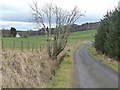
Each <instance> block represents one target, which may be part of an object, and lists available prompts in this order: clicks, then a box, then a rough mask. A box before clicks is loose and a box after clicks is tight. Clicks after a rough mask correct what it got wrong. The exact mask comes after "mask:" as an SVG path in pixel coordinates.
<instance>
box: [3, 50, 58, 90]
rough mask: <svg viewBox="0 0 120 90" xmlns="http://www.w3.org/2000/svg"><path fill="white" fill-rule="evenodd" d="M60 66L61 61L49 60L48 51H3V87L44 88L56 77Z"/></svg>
mask: <svg viewBox="0 0 120 90" xmlns="http://www.w3.org/2000/svg"><path fill="white" fill-rule="evenodd" d="M58 64H59V60H49V58H48V55H47V53H46V50H42V51H30V52H27V51H26V52H19V51H11V50H3V62H2V76H3V78H2V83H3V87H4V88H42V87H44V85H45V83H46V82H47V81H48V80H50V79H51V77H52V76H53V75H54V73H55V70H56V69H57V65H58Z"/></svg>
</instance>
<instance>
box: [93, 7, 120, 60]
mask: <svg viewBox="0 0 120 90" xmlns="http://www.w3.org/2000/svg"><path fill="white" fill-rule="evenodd" d="M94 46H95V49H96V51H97V52H98V53H101V54H105V55H108V56H110V57H113V58H117V59H119V60H120V10H119V9H117V8H116V9H115V10H114V11H111V12H107V14H106V15H105V16H104V17H103V19H101V23H100V26H99V28H98V30H97V34H96V35H95V42H94Z"/></svg>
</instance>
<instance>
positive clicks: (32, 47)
mask: <svg viewBox="0 0 120 90" xmlns="http://www.w3.org/2000/svg"><path fill="white" fill-rule="evenodd" d="M33 49H34V43H33V44H32V51H33Z"/></svg>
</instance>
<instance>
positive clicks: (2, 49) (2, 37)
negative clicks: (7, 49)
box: [2, 37, 4, 50]
mask: <svg viewBox="0 0 120 90" xmlns="http://www.w3.org/2000/svg"><path fill="white" fill-rule="evenodd" d="M3 48H4V47H3V37H2V50H3Z"/></svg>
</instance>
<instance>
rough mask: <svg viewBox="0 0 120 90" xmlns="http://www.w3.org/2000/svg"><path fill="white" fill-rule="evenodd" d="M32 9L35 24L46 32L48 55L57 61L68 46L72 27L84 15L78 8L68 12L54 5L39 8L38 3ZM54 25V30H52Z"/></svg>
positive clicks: (34, 3)
mask: <svg viewBox="0 0 120 90" xmlns="http://www.w3.org/2000/svg"><path fill="white" fill-rule="evenodd" d="M31 9H32V11H33V13H32V14H33V16H34V19H35V22H36V23H37V25H38V26H39V27H41V26H42V27H43V28H44V30H45V34H46V39H47V51H48V55H49V57H50V58H52V59H56V58H57V56H58V55H59V54H60V53H61V52H62V51H63V50H64V48H65V46H66V43H67V38H68V36H69V29H70V27H71V25H72V24H74V22H75V21H76V20H77V19H78V18H79V17H80V16H83V14H81V13H80V11H79V9H78V8H77V7H74V8H73V9H72V10H71V11H67V10H63V9H62V8H60V7H58V6H56V5H53V4H52V3H50V4H46V5H45V6H44V7H43V8H39V7H38V3H37V2H33V5H32V6H31ZM53 24H54V26H55V29H54V30H53V29H52V25H53ZM52 30H53V31H52ZM52 32H53V33H52Z"/></svg>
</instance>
